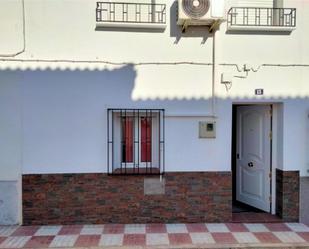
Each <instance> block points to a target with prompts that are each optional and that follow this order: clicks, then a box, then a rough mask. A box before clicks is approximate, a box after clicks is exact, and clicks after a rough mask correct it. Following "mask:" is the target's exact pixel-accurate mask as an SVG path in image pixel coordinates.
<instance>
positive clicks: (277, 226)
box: [264, 223, 291, 232]
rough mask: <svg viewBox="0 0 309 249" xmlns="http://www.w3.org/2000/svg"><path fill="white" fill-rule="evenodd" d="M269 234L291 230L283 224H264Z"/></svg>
mask: <svg viewBox="0 0 309 249" xmlns="http://www.w3.org/2000/svg"><path fill="white" fill-rule="evenodd" d="M264 225H265V226H266V227H267V228H268V229H269V231H271V232H285V231H291V229H290V228H289V227H288V226H286V225H285V224H283V223H265V224H264Z"/></svg>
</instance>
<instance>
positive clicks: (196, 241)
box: [0, 223, 309, 248]
mask: <svg viewBox="0 0 309 249" xmlns="http://www.w3.org/2000/svg"><path fill="white" fill-rule="evenodd" d="M266 244H267V245H274V246H278V245H288V244H289V245H301V246H308V247H309V227H307V226H305V225H303V224H300V223H264V224H258V223H254V224H253V223H220V224H219V223H218V224H214V223H212V224H211V223H209V224H146V225H145V224H126V225H122V224H106V225H73V226H0V248H47V247H49V248H54V247H55V248H56V247H62V248H63V247H66V248H67V247H117V246H126V247H137V246H140V247H145V246H149V247H156V246H159V247H164V246H165V247H168V246H172V247H179V246H180V247H181V246H186V247H193V246H198V247H202V246H205V247H209V246H211V245H214V246H215V245H216V246H218V245H229V246H230V247H232V246H233V245H235V246H236V245H237V246H241V245H253V246H254V245H256V246H260V245H266Z"/></svg>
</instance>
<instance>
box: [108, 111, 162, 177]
mask: <svg viewBox="0 0 309 249" xmlns="http://www.w3.org/2000/svg"><path fill="white" fill-rule="evenodd" d="M163 171H164V111H163V110H157V109H109V110H108V173H112V174H160V173H162V172H163Z"/></svg>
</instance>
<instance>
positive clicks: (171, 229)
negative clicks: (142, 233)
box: [166, 224, 188, 233]
mask: <svg viewBox="0 0 309 249" xmlns="http://www.w3.org/2000/svg"><path fill="white" fill-rule="evenodd" d="M166 230H167V232H168V233H188V230H187V227H186V225H185V224H166Z"/></svg>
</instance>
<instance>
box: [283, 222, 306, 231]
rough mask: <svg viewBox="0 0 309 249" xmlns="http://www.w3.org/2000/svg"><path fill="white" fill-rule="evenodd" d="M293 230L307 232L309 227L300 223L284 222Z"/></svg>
mask: <svg viewBox="0 0 309 249" xmlns="http://www.w3.org/2000/svg"><path fill="white" fill-rule="evenodd" d="M285 225H287V226H288V227H289V228H290V229H291V230H292V231H294V232H309V227H307V226H306V225H304V224H301V223H285Z"/></svg>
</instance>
